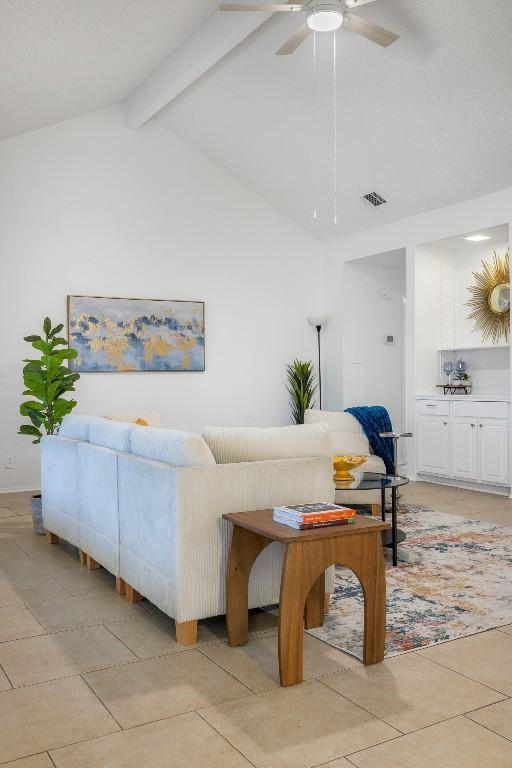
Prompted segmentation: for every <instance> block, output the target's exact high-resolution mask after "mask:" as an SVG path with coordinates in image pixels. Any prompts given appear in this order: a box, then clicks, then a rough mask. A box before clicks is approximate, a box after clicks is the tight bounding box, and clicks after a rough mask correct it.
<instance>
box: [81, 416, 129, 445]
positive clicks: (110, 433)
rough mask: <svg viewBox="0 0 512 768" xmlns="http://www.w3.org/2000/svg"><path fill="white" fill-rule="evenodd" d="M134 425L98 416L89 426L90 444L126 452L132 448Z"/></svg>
mask: <svg viewBox="0 0 512 768" xmlns="http://www.w3.org/2000/svg"><path fill="white" fill-rule="evenodd" d="M133 428H134V426H133V424H129V423H126V422H124V421H110V419H104V418H102V417H101V416H98V418H97V419H95V421H93V422H92V423H91V425H90V426H89V442H90V443H94V445H101V446H102V447H103V448H111V449H112V450H113V451H122V452H125V451H127V450H128V449H129V447H130V432H131V431H132V429H133Z"/></svg>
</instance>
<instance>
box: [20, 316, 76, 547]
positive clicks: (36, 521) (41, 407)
mask: <svg viewBox="0 0 512 768" xmlns="http://www.w3.org/2000/svg"><path fill="white" fill-rule="evenodd" d="M63 328H64V326H63V324H62V323H61V324H59V325H56V326H55V327H53V326H52V323H51V320H50V318H49V317H46V318H45V319H44V322H43V335H42V336H36V335H34V336H25V337H24V339H25V341H27V342H28V343H29V344H31V345H32V347H33V348H34V349H35V350H37V352H40V355H38V356H37V357H31V358H26V359H25V360H24V361H23V362H24V363H25V366H24V368H23V383H24V384H25V390H24V391H23V395H24V396H26V397H28V398H29V399H28V400H25V401H24V402H23V403H22V404H21V405H20V413H21V415H22V416H25V417H27V418H28V419H29V421H30V424H22V425H21V426H20V429H19V432H18V434H19V435H28V436H29V437H32V438H34V439H33V440H32V442H33V443H39V442H40V441H41V438H42V437H43V435H45V434H46V435H55V434H57V432H58V430H59V426H60V424H61V422H62V419H63V418H64V416H66V414H68V413H71V411H72V410H73V408H74V407H75V405H76V400H67V399H66V398H65V397H64V395H65V394H66V392H74V391H75V386H74V385H75V383H76V382H77V381H78V379H79V378H80V375H79V374H78V373H72V372H71V371H70V370H69V368H68V367H67V365H65V364H64V363H65V361H66V360H72V359H73V358H75V357H76V356H77V352H76V350H74V349H68V342H67V339H64V338H63V337H62V336H59V334H60V332H61V331H62V329H63ZM32 522H33V525H34V530H35V531H36V533H44V528H43V515H42V501H41V495H40V494H39V495H35V496H33V497H32Z"/></svg>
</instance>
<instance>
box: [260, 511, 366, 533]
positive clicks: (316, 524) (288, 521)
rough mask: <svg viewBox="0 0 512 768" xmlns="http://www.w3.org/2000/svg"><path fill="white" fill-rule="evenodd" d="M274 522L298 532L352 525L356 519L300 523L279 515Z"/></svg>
mask: <svg viewBox="0 0 512 768" xmlns="http://www.w3.org/2000/svg"><path fill="white" fill-rule="evenodd" d="M273 519H274V522H275V523H281V525H287V526H289V527H290V528H294V529H295V530H298V531H308V530H310V529H312V528H328V527H330V526H339V525H352V524H353V523H355V521H356V518H355V517H350V518H346V517H345V518H340V519H338V520H323V521H318V522H310V521H309V520H308V521H307V522H304V523H300V522H298V521H297V520H291V519H290V518H289V517H284V516H283V517H281V516H280V515H279V514H275V515H274V518H273Z"/></svg>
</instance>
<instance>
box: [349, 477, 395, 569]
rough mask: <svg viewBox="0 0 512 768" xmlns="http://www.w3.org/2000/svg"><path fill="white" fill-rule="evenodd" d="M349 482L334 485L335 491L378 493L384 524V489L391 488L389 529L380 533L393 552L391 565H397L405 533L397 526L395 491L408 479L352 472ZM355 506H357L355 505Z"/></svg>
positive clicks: (384, 542) (384, 543)
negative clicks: (399, 547) (379, 494)
mask: <svg viewBox="0 0 512 768" xmlns="http://www.w3.org/2000/svg"><path fill="white" fill-rule="evenodd" d="M353 477H354V479H353V480H351V481H350V482H338V483H336V490H337V491H378V490H380V493H381V510H382V519H383V521H384V522H386V489H387V488H391V529H390V530H389V531H383V532H382V544H383V546H384V547H391V549H392V550H393V565H398V545H399V544H400V543H401V542H402V541H404V540H405V533H404V531H401V530H400V529H399V528H398V525H397V507H398V504H397V489H398V488H399V487H400V486H401V485H407V483H408V482H409V479H408V478H407V477H402V476H401V475H381V474H379V473H377V472H357V470H355V471H354V475H353ZM355 506H357V505H355Z"/></svg>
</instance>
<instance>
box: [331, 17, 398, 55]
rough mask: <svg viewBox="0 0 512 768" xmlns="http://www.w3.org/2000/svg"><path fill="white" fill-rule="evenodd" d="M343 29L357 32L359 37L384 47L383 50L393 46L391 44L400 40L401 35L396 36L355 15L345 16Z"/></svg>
mask: <svg viewBox="0 0 512 768" xmlns="http://www.w3.org/2000/svg"><path fill="white" fill-rule="evenodd" d="M342 29H348V30H349V31H350V32H357V34H358V35H362V36H363V37H366V38H367V39H368V40H371V41H372V43H377V45H382V47H383V48H386V47H387V46H388V45H391V43H394V42H395V41H396V40H398V38H399V35H395V33H394V32H390V31H389V30H387V29H384V27H380V26H379V25H378V24H374V23H373V22H372V21H366V19H362V18H361V17H360V16H355V15H354V14H353V13H345V14H344V18H343V26H342Z"/></svg>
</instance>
